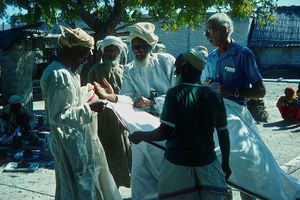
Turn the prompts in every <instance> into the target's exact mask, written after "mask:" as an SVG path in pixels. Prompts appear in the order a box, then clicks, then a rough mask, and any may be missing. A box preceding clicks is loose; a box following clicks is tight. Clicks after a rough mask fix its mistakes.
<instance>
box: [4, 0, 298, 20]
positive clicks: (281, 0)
mask: <svg viewBox="0 0 300 200" xmlns="http://www.w3.org/2000/svg"><path fill="white" fill-rule="evenodd" d="M277 5H278V6H292V5H296V6H300V0H277ZM18 12H19V10H18V9H16V8H13V7H9V8H8V13H9V15H13V14H15V13H18ZM3 22H4V23H5V22H6V21H5V19H0V24H2V23H3Z"/></svg>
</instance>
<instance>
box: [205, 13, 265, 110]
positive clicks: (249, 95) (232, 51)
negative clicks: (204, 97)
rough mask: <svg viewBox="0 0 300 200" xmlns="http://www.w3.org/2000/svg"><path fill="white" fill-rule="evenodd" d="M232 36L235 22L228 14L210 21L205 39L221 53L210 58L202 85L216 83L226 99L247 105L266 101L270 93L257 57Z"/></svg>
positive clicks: (214, 52)
mask: <svg viewBox="0 0 300 200" xmlns="http://www.w3.org/2000/svg"><path fill="white" fill-rule="evenodd" d="M232 32H233V24H232V21H231V19H230V18H229V17H228V16H227V15H226V14H225V13H217V14H214V15H212V16H211V17H210V18H209V19H208V21H207V24H206V26H205V36H206V38H207V40H208V41H209V43H210V44H211V45H212V46H214V47H216V48H217V49H215V50H214V51H212V52H211V53H210V54H209V55H208V58H207V64H206V67H205V69H204V70H203V72H202V75H201V81H202V82H203V83H204V84H210V83H213V87H214V88H215V89H217V90H218V91H219V92H220V94H221V95H222V96H223V97H225V98H228V99H230V100H233V101H235V102H237V103H239V104H240V105H245V103H246V99H257V98H262V97H264V95H265V93H266V91H265V87H264V84H263V81H262V77H261V75H260V72H259V70H258V68H257V65H256V61H255V57H254V55H253V53H252V52H251V50H250V49H248V48H247V47H244V46H242V45H239V44H237V43H235V42H234V41H233V40H232V39H231V38H230V36H231V34H232Z"/></svg>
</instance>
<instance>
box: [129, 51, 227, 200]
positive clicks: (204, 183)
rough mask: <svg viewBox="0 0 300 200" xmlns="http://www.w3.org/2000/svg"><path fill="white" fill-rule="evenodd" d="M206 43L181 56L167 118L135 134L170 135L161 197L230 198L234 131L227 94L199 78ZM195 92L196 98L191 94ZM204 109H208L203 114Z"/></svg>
mask: <svg viewBox="0 0 300 200" xmlns="http://www.w3.org/2000/svg"><path fill="white" fill-rule="evenodd" d="M202 51H206V48H204V47H201V46H200V47H196V48H193V49H191V50H190V51H188V52H187V53H185V54H181V55H180V56H179V57H178V58H177V59H176V63H175V66H176V71H175V73H176V74H177V75H180V77H181V84H179V85H178V86H176V87H174V88H171V89H170V90H169V91H168V93H167V96H166V100H165V104H164V108H163V112H162V115H161V119H160V121H161V124H160V126H159V128H157V129H155V130H153V131H151V132H142V131H139V132H135V133H133V134H131V135H130V136H129V138H130V140H131V141H132V142H133V143H135V144H137V143H139V142H141V141H143V140H144V141H162V140H167V143H166V152H165V155H164V157H165V159H164V160H163V163H162V167H161V173H160V177H159V199H191V200H192V199H216V200H217V199H220V200H221V199H224V197H223V195H224V194H226V192H227V191H226V181H225V177H224V174H223V173H222V169H223V172H224V173H225V175H226V179H228V177H229V176H230V174H231V170H230V167H229V152H230V151H229V149H230V142H229V135H228V130H227V128H226V126H227V119H226V111H225V107H224V102H223V98H222V96H221V95H220V94H219V93H218V92H216V91H215V90H214V89H212V88H211V87H207V86H204V85H198V84H196V83H197V82H198V81H199V77H200V75H201V72H202V70H203V68H204V65H205V63H206V61H205V57H204V54H203V53H202ZM191 97H193V98H191ZM203 113H206V114H205V115H203ZM215 128H216V130H217V134H218V138H219V143H220V147H221V151H222V167H221V165H220V163H219V161H218V159H217V157H216V153H215V151H214V140H213V133H214V129H215Z"/></svg>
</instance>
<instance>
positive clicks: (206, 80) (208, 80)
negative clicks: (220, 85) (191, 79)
mask: <svg viewBox="0 0 300 200" xmlns="http://www.w3.org/2000/svg"><path fill="white" fill-rule="evenodd" d="M212 82H214V79H212V78H206V79H205V80H204V81H203V82H202V84H203V85H210V84H211V83H212Z"/></svg>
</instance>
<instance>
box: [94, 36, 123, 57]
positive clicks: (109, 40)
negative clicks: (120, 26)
mask: <svg viewBox="0 0 300 200" xmlns="http://www.w3.org/2000/svg"><path fill="white" fill-rule="evenodd" d="M98 42H99V41H98ZM98 42H97V43H96V47H97V50H99V48H101V51H102V52H103V53H104V48H105V47H107V46H109V45H114V46H117V47H118V48H119V50H120V53H121V52H122V51H124V53H126V54H127V53H128V48H127V44H125V43H124V42H123V41H122V40H121V39H120V38H118V37H115V36H111V35H109V36H107V37H105V38H104V40H101V41H100V43H98Z"/></svg>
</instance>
